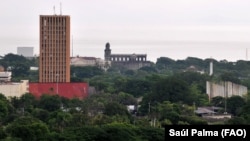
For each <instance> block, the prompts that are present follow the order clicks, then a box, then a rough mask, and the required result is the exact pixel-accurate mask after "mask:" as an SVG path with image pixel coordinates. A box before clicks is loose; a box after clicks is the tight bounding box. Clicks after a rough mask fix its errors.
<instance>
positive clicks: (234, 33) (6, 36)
mask: <svg viewBox="0 0 250 141" xmlns="http://www.w3.org/2000/svg"><path fill="white" fill-rule="evenodd" d="M249 4H250V2H249V1H247V0H203V1H199V0H189V1H186V0H172V1H171V0H170V1H165V0H157V1H150V0H148V1H145V0H138V1H132V0H126V1H125V0H121V1H119V2H118V1H115V0H106V1H101V2H100V1H97V0H92V1H90V0H86V1H77V0H72V1H66V0H61V1H59V0H43V1H42V0H38V1H30V0H23V1H22V2H19V1H14V0H10V1H4V2H3V4H2V5H1V6H0V12H1V13H4V14H2V15H1V17H0V18H1V19H2V21H5V22H3V23H1V28H2V32H1V33H0V40H1V42H0V45H1V47H2V49H1V54H0V55H4V54H7V53H15V52H16V47H18V46H33V47H34V53H35V54H36V55H38V54H39V26H38V21H39V20H38V16H39V15H41V14H48V15H51V14H60V12H62V13H63V14H67V15H70V16H71V17H72V20H71V21H72V26H71V27H72V33H71V37H72V41H73V44H72V45H71V46H73V48H72V51H73V52H72V53H73V55H74V56H76V55H80V56H94V57H99V58H104V54H103V49H104V47H105V44H106V42H110V44H111V47H112V49H113V51H114V52H120V53H139V54H147V56H148V60H151V61H154V62H155V61H156V58H158V57H161V56H164V57H169V58H172V59H185V58H186V57H189V56H190V57H197V58H202V59H204V58H210V57H212V58H214V59H217V60H222V59H226V60H229V61H236V60H242V59H247V55H246V54H247V53H246V50H247V48H249V47H250V41H249V37H250V15H249V14H247V13H249V12H250V9H249V8H248V5H249ZM24 19H25V20H24Z"/></svg>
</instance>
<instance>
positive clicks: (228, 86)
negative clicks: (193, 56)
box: [206, 81, 248, 100]
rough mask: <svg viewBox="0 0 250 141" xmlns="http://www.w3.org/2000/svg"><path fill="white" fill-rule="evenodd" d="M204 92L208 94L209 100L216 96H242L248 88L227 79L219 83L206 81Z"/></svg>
mask: <svg viewBox="0 0 250 141" xmlns="http://www.w3.org/2000/svg"><path fill="white" fill-rule="evenodd" d="M206 93H207V94H208V97H209V100H211V98H213V97H216V96H221V97H225V98H228V97H231V96H234V95H238V96H244V95H246V94H247V93H248V88H247V87H246V86H243V85H239V84H235V83H232V82H229V81H226V82H220V83H213V82H210V81H207V82H206Z"/></svg>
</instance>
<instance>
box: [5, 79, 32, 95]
mask: <svg viewBox="0 0 250 141" xmlns="http://www.w3.org/2000/svg"><path fill="white" fill-rule="evenodd" d="M28 92H29V81H28V80H21V82H18V83H17V82H2V83H0V93H2V94H3V95H5V97H7V98H9V97H21V96H22V95H23V94H25V93H28Z"/></svg>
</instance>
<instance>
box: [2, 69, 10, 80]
mask: <svg viewBox="0 0 250 141" xmlns="http://www.w3.org/2000/svg"><path fill="white" fill-rule="evenodd" d="M9 81H11V72H8V71H3V72H0V82H9Z"/></svg>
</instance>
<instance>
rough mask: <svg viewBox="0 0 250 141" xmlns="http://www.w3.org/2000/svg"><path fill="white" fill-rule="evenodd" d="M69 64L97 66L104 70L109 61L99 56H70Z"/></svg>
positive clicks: (107, 66)
mask: <svg viewBox="0 0 250 141" xmlns="http://www.w3.org/2000/svg"><path fill="white" fill-rule="evenodd" d="M70 65H71V66H82V67H84V66H97V67H99V68H101V69H103V70H106V69H108V68H109V67H110V65H111V64H110V61H105V60H103V59H101V58H95V57H79V56H77V57H71V61H70Z"/></svg>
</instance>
